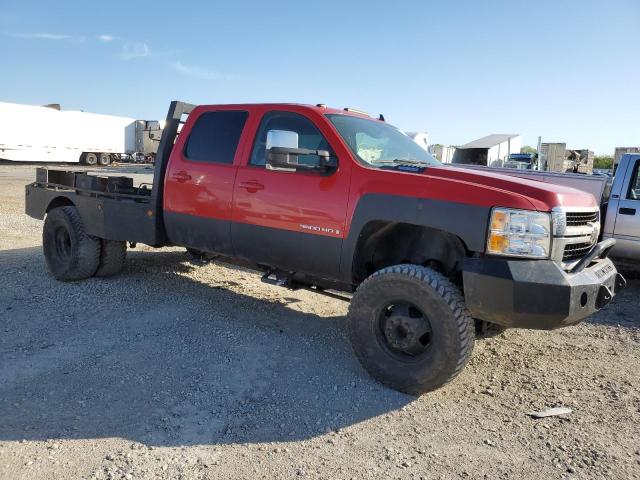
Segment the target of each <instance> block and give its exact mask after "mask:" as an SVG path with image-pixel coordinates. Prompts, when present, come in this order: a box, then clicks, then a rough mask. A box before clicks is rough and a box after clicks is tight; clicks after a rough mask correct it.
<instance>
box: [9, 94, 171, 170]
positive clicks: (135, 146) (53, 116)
mask: <svg viewBox="0 0 640 480" xmlns="http://www.w3.org/2000/svg"><path fill="white" fill-rule="evenodd" d="M161 134H162V129H161V125H160V122H158V121H153V120H152V121H147V120H136V119H134V118H128V117H116V116H113V115H101V114H96V113H87V112H82V111H77V110H60V108H59V106H57V105H52V106H44V107H39V106H34V105H22V104H17V103H7V102H0V160H9V161H16V162H53V163H78V162H80V163H84V164H87V165H102V166H106V165H109V164H110V163H111V162H112V161H116V160H132V159H138V158H145V159H148V160H149V159H151V160H152V159H153V157H155V153H156V150H157V149H158V144H159V142H160V136H161Z"/></svg>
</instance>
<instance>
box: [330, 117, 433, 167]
mask: <svg viewBox="0 0 640 480" xmlns="http://www.w3.org/2000/svg"><path fill="white" fill-rule="evenodd" d="M327 118H329V120H330V121H331V123H333V125H334V127H336V129H337V130H338V133H339V134H340V136H341V137H342V139H343V140H344V141H345V142H346V143H347V145H349V148H350V149H351V151H352V152H353V153H354V154H355V155H356V156H357V157H358V159H360V160H362V161H363V162H365V163H366V164H368V165H372V166H374V167H381V166H388V165H390V164H391V165H393V164H396V165H402V164H410V165H424V166H427V165H441V164H440V162H439V161H438V160H436V159H435V158H434V157H433V155H431V154H430V153H429V152H427V151H426V150H424V149H423V148H422V147H421V146H420V145H418V144H417V143H416V142H414V141H413V140H412V139H411V138H410V137H409V136H408V135H405V134H404V133H402V132H401V131H400V130H398V129H397V128H396V127H393V126H391V125H389V124H388V123H383V122H379V121H375V120H367V119H366V118H358V117H353V116H351V115H340V114H328V115H327Z"/></svg>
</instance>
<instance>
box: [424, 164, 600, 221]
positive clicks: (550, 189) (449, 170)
mask: <svg viewBox="0 0 640 480" xmlns="http://www.w3.org/2000/svg"><path fill="white" fill-rule="evenodd" d="M425 174H426V175H428V176H429V177H431V178H433V179H434V180H435V179H438V178H440V179H443V180H444V179H448V180H455V181H460V182H465V183H470V184H474V185H480V186H484V187H486V188H490V189H492V190H496V191H502V192H511V193H514V194H516V195H518V196H521V197H526V198H527V199H528V200H529V201H530V202H531V204H532V205H533V207H534V208H536V209H537V210H540V211H550V210H551V209H552V208H553V207H559V206H562V207H598V203H597V201H596V199H595V197H594V196H593V195H591V194H590V193H587V192H583V191H582V190H577V189H575V188H570V187H565V186H563V185H554V184H551V183H544V182H537V181H534V180H527V179H524V178H519V177H512V176H510V175H502V174H496V173H493V172H483V171H480V170H472V169H468V168H460V167H448V166H447V167H430V168H428V169H427V170H426V171H425ZM503 206H505V207H509V205H503Z"/></svg>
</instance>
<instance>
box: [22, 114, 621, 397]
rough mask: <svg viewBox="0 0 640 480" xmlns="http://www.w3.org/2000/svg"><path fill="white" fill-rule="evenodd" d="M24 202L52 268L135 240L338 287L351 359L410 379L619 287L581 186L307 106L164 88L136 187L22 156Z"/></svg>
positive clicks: (563, 322)
mask: <svg viewBox="0 0 640 480" xmlns="http://www.w3.org/2000/svg"><path fill="white" fill-rule="evenodd" d="M185 119H186V120H185ZM26 212H27V214H29V215H30V216H32V217H35V218H40V219H42V218H45V222H44V230H43V248H44V255H45V260H46V264H47V267H48V269H49V271H50V272H51V274H52V275H53V276H54V277H55V278H57V279H59V280H62V281H74V280H81V279H84V278H88V277H91V276H99V277H103V276H108V275H112V274H114V273H116V272H118V271H119V270H120V269H121V268H122V266H123V264H124V261H125V255H126V249H127V242H128V243H129V244H130V245H132V244H135V243H136V242H141V243H145V244H148V245H152V246H156V247H161V246H165V245H180V246H184V247H187V248H188V249H190V250H192V251H193V250H195V251H199V252H205V253H206V254H207V255H210V256H215V257H219V258H221V259H224V260H225V261H228V262H235V263H239V264H242V265H245V266H250V267H252V268H254V269H256V270H259V271H262V272H264V276H263V280H264V281H265V282H270V283H276V284H278V285H282V286H285V287H288V288H293V289H295V288H308V289H312V290H314V291H317V292H319V293H326V294H331V295H337V296H339V297H341V298H345V299H347V300H350V301H351V305H350V307H349V314H348V318H347V322H348V330H349V335H350V339H351V342H352V345H353V348H354V350H355V353H356V355H357V356H358V358H359V359H360V361H361V363H362V365H363V366H364V367H365V368H366V369H367V370H368V371H369V372H370V373H371V375H373V376H374V377H375V378H376V379H378V380H379V381H381V382H383V383H385V384H386V385H388V386H390V387H392V388H395V389H398V390H401V391H404V392H408V393H412V394H420V393H423V392H427V391H430V390H433V389H435V388H438V387H440V386H442V385H443V384H445V383H446V382H448V381H450V380H451V379H452V378H454V377H455V376H456V375H457V374H458V373H459V372H460V371H461V370H462V368H463V367H464V365H465V364H466V362H467V360H468V359H469V356H470V355H471V351H472V348H473V343H474V339H475V334H476V328H478V326H479V325H483V324H486V322H488V323H489V324H497V325H500V326H502V327H519V328H537V329H552V328H557V327H562V326H567V325H572V324H575V323H577V322H579V321H580V320H582V319H584V318H585V317H587V316H589V315H590V314H592V313H594V312H595V311H597V310H599V309H600V308H602V307H604V306H605V305H606V304H607V303H609V302H610V301H611V299H612V297H613V296H614V295H615V294H616V292H617V291H618V290H620V289H621V288H623V287H624V286H625V280H624V278H623V277H622V276H621V275H620V274H619V273H618V272H617V271H616V268H615V267H614V265H613V263H612V262H611V260H610V259H608V258H607V254H608V252H609V250H610V249H611V247H612V246H613V245H614V243H615V240H611V239H609V240H605V241H602V242H598V238H599V230H600V220H599V210H598V205H597V203H596V202H595V199H594V198H593V196H592V195H590V194H586V193H583V192H580V191H578V190H573V189H570V188H567V187H561V186H555V185H549V184H544V183H539V182H535V181H530V180H524V179H519V178H515V177H508V176H502V175H497V174H493V173H483V172H481V171H477V170H468V169H463V168H454V167H450V166H444V165H441V164H440V163H439V162H438V161H437V160H435V159H434V158H433V157H432V156H431V155H429V153H427V152H426V151H425V150H423V149H422V148H420V147H419V146H418V145H417V144H416V143H414V142H413V141H412V140H411V139H410V138H409V137H408V136H406V135H405V134H403V133H402V132H401V131H399V130H398V129H397V128H395V127H393V126H391V125H389V124H387V123H386V122H385V121H384V118H383V117H382V116H381V117H380V118H379V119H374V118H371V117H369V116H368V115H366V114H363V113H361V112H357V111H354V110H350V109H343V110H339V109H332V108H327V107H326V106H324V105H316V106H309V105H289V104H260V105H202V106H198V107H193V106H191V105H188V104H185V103H182V102H172V104H171V107H170V109H169V113H168V116H167V122H166V126H165V129H164V131H163V135H162V139H161V142H160V147H159V150H158V156H157V160H156V165H155V171H154V181H153V184H152V186H149V185H138V186H134V183H133V180H132V179H131V178H128V177H105V176H99V175H89V174H87V173H82V172H77V171H75V172H74V171H62V170H52V169H38V171H37V174H36V182H35V183H32V184H30V185H27V187H26ZM336 292H341V293H336Z"/></svg>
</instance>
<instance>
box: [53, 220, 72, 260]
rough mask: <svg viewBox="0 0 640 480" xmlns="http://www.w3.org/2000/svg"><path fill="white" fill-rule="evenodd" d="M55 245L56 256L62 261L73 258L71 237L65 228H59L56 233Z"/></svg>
mask: <svg viewBox="0 0 640 480" xmlns="http://www.w3.org/2000/svg"><path fill="white" fill-rule="evenodd" d="M54 235H55V238H54V244H55V247H56V254H57V255H58V258H60V259H61V260H66V259H68V258H69V257H70V256H71V236H70V235H69V231H68V230H67V229H66V228H64V227H59V228H57V229H56V231H55V234H54Z"/></svg>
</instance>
